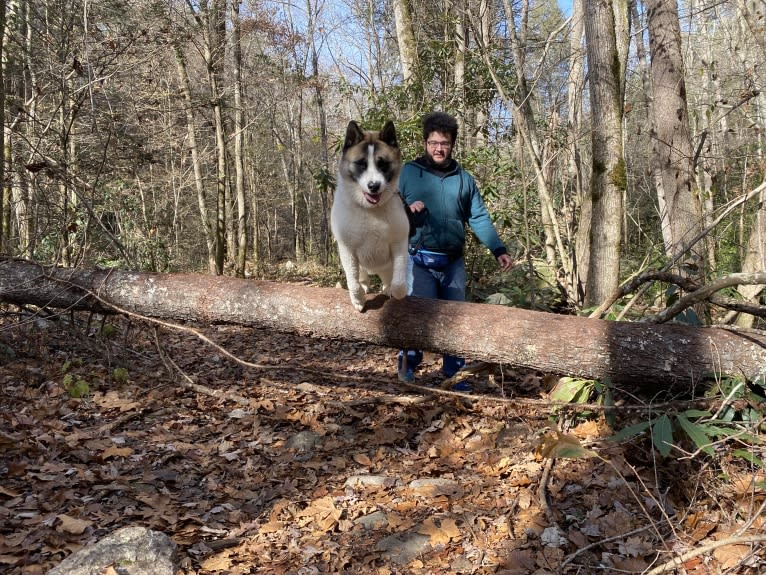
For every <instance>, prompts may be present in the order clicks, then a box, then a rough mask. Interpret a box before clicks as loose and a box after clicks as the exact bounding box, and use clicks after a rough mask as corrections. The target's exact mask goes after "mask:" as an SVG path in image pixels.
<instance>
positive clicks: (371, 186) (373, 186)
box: [367, 182, 380, 194]
mask: <svg viewBox="0 0 766 575" xmlns="http://www.w3.org/2000/svg"><path fill="white" fill-rule="evenodd" d="M367 189H368V190H370V192H371V193H373V194H377V193H378V190H379V189H380V182H367Z"/></svg>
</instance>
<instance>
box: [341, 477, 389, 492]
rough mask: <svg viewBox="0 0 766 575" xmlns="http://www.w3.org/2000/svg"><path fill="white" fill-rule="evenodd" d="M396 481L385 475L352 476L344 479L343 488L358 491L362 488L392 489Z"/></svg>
mask: <svg viewBox="0 0 766 575" xmlns="http://www.w3.org/2000/svg"><path fill="white" fill-rule="evenodd" d="M394 485H396V479H395V478H393V477H386V476H385V475H352V476H351V477H349V478H348V479H346V483H345V484H344V485H343V487H350V488H351V489H358V488H364V487H393V486H394Z"/></svg>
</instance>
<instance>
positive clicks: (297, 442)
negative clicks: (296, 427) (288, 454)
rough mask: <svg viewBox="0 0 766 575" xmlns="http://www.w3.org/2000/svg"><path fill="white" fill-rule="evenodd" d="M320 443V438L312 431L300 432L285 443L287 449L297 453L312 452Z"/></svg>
mask: <svg viewBox="0 0 766 575" xmlns="http://www.w3.org/2000/svg"><path fill="white" fill-rule="evenodd" d="M321 442H322V436H321V435H319V434H318V433H314V432H313V431H300V432H298V433H296V434H295V435H293V436H292V437H291V438H290V439H288V440H287V441H286V442H285V447H286V448H287V449H295V450H296V451H299V452H304V453H305V452H307V451H311V450H313V449H314V448H315V447H317V446H318V445H319V444H320V443H321Z"/></svg>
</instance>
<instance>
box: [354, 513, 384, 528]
mask: <svg viewBox="0 0 766 575" xmlns="http://www.w3.org/2000/svg"><path fill="white" fill-rule="evenodd" d="M354 525H361V526H362V527H364V528H365V529H366V530H367V531H372V530H373V529H383V528H384V527H386V525H388V518H387V517H386V514H385V513H383V512H382V511H374V512H373V513H370V514H369V515H365V516H363V517H359V518H357V519H356V520H355V521H354Z"/></svg>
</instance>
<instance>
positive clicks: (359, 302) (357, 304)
mask: <svg viewBox="0 0 766 575" xmlns="http://www.w3.org/2000/svg"><path fill="white" fill-rule="evenodd" d="M349 294H350V295H351V305H353V306H354V309H355V310H356V311H362V310H363V309H364V304H365V303H366V301H367V298H366V297H365V291H364V289H363V288H362V287H360V288H359V289H357V290H354V291H351V290H349Z"/></svg>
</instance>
